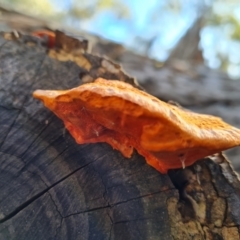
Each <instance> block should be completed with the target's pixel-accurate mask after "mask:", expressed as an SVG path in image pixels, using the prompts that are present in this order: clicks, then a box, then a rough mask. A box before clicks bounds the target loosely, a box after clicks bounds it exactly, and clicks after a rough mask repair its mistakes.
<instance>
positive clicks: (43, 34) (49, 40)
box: [32, 30, 55, 48]
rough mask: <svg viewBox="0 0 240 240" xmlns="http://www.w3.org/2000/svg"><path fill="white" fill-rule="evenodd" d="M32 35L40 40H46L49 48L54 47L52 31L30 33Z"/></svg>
mask: <svg viewBox="0 0 240 240" xmlns="http://www.w3.org/2000/svg"><path fill="white" fill-rule="evenodd" d="M32 35H33V36H36V37H40V38H47V43H48V47H49V48H53V47H54V46H55V33H54V32H52V31H48V30H38V31H34V32H32Z"/></svg>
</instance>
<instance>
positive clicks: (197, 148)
mask: <svg viewBox="0 0 240 240" xmlns="http://www.w3.org/2000/svg"><path fill="white" fill-rule="evenodd" d="M33 96H34V97H35V98H38V99H40V100H42V101H43V102H44V104H45V106H46V107H48V108H49V109H50V110H52V111H53V112H54V113H55V114H56V115H57V116H58V117H59V118H61V119H62V120H63V122H64V124H65V126H66V128H67V129H68V130H69V132H70V133H71V134H72V136H73V137H74V138H75V140H76V141H77V143H79V144H83V143H96V142H107V143H109V144H110V145H111V146H112V147H113V148H115V149H117V150H119V151H120V152H121V153H122V154H123V155H124V156H125V157H130V156H131V154H132V152H133V148H135V149H136V150H137V151H138V152H139V154H141V155H142V156H144V157H145V159H146V161H147V163H148V164H150V165H151V166H152V167H154V168H156V169H157V170H158V171H160V172H161V173H166V172H167V170H168V169H174V168H181V167H184V166H189V165H191V164H193V163H194V162H195V161H197V160H199V159H201V158H203V157H206V156H209V155H212V154H214V153H217V152H220V151H222V150H226V149H228V148H232V147H235V146H237V145H240V130H239V129H237V128H234V127H232V126H230V125H228V124H227V123H225V122H223V121H222V120H221V119H220V118H218V117H214V116H209V115H203V114H197V113H193V112H190V111H186V110H184V109H181V108H179V107H177V106H174V105H171V104H167V103H165V102H162V101H160V100H159V99H157V98H155V97H153V96H151V95H149V94H147V93H145V92H143V91H141V90H138V89H136V88H134V87H132V86H131V85H129V84H127V83H124V82H119V81H108V80H104V79H97V80H96V81H95V82H94V83H88V84H84V85H81V86H79V87H77V88H73V89H71V90H66V91H51V90H37V91H35V92H34V93H33Z"/></svg>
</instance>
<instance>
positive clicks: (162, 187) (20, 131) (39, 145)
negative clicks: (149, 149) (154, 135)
mask: <svg viewBox="0 0 240 240" xmlns="http://www.w3.org/2000/svg"><path fill="white" fill-rule="evenodd" d="M7 36H9V35H6V34H1V35H0V84H1V85H0V99H1V103H0V114H1V117H0V125H1V128H0V129H1V130H0V132H1V134H0V169H1V170H0V192H1V194H0V202H1V204H0V239H17V240H25V239H38V240H39V239H44V240H46V239H58V240H59V239H81V240H85V239H89V240H94V239H96V240H105V239H112V240H113V239H114V240H121V239H128V240H132V239H133V240H135V239H137V240H139V239H143V240H146V239H147V240H153V239H154V240H155V239H166V240H168V239H179V240H180V239H181V240H182V239H224V240H229V239H233V240H237V239H240V235H239V224H240V184H239V180H238V178H237V175H236V174H235V172H234V171H233V170H232V168H231V166H230V165H229V163H228V161H227V160H226V159H225V158H224V156H222V155H221V154H219V155H216V156H215V157H214V158H212V159H208V158H206V159H203V160H201V161H199V162H197V163H196V164H194V166H191V167H188V168H186V169H179V170H172V171H169V174H166V175H162V174H160V173H159V172H157V171H156V170H155V169H153V168H152V167H150V166H149V165H147V164H146V162H145V160H144V158H143V157H142V156H140V155H138V154H137V153H136V152H135V153H134V155H133V156H132V157H131V159H125V158H124V157H123V156H122V155H121V154H120V153H119V152H117V151H115V150H113V149H112V148H111V147H110V146H109V145H107V144H104V143H98V144H85V145H78V144H76V142H75V141H74V139H73V138H72V137H71V136H70V135H69V133H68V132H66V131H65V129H64V126H63V123H62V122H61V120H59V119H58V118H57V117H55V116H54V115H53V113H51V112H50V111H49V110H47V109H46V108H44V106H43V104H42V103H40V102H39V101H37V100H36V99H33V97H32V92H33V91H34V90H36V89H67V88H72V87H74V86H77V85H79V84H81V81H80V79H79V74H80V76H83V75H85V74H86V71H87V72H90V71H92V72H96V71H97V70H99V69H96V67H93V66H92V63H93V62H95V63H96V62H97V61H99V57H97V56H94V55H91V54H89V55H88V57H89V59H90V58H91V59H92V63H91V61H90V60H89V62H90V63H91V64H90V67H89V68H88V69H87V70H86V68H84V66H86V63H85V65H84V64H83V65H82V66H80V65H81V64H80V65H79V64H77V63H76V62H74V61H59V60H57V59H54V58H51V57H50V56H49V54H47V51H46V48H44V47H42V46H40V45H39V44H34V43H32V42H31V41H30V42H29V41H25V40H26V39H25V38H24V37H17V39H13V38H12V37H11V38H10V39H7V38H8V37H7ZM24 39H25V40H24ZM97 74H98V75H99V74H100V75H99V76H102V77H106V73H102V72H101V71H100V73H99V72H98V71H97ZM101 74H102V75H101ZM104 74H105V75H104ZM121 74H123V73H121ZM121 74H120V73H119V76H120V77H119V78H121V77H122V78H124V79H125V80H126V78H127V81H130V82H131V81H132V79H131V78H130V77H129V78H128V77H123V76H125V75H124V74H123V75H121ZM107 75H108V74H107ZM111 77H112V75H111V74H110V75H109V78H111ZM132 84H134V81H133V82H132Z"/></svg>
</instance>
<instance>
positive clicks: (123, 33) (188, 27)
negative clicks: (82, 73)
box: [0, 0, 240, 79]
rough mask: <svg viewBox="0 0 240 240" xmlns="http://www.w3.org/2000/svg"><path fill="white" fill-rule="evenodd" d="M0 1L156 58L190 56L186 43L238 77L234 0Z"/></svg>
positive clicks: (239, 19) (238, 6)
mask: <svg viewBox="0 0 240 240" xmlns="http://www.w3.org/2000/svg"><path fill="white" fill-rule="evenodd" d="M0 5H2V6H6V5H7V6H9V7H10V8H13V9H15V10H17V11H20V12H23V13H26V14H29V15H33V16H38V17H40V18H43V19H50V20H53V21H57V22H59V23H61V24H62V25H63V27H64V26H70V27H72V28H74V29H76V30H86V31H88V32H91V33H94V34H97V35H100V36H103V37H104V38H107V39H110V40H112V41H115V42H118V43H120V44H123V45H125V46H127V47H128V48H130V49H132V50H134V51H136V52H137V53H138V54H142V55H147V56H149V57H151V58H155V59H157V60H159V61H166V60H168V59H169V58H174V57H176V56H177V57H179V56H181V57H182V58H183V60H188V61H191V60H192V58H189V51H190V49H191V51H193V52H195V53H196V51H201V53H202V56H203V61H204V62H205V64H206V65H207V66H209V67H211V68H215V69H221V70H224V71H225V72H227V73H228V74H229V75H230V76H231V77H232V78H233V79H239V78H240V54H239V53H238V51H239V49H240V14H239V13H240V2H239V1H238V0H229V1H224V0H202V1H199V0H168V1H165V0H149V1H141V0H131V1H127V0H91V1H89V0H81V1H79V0H62V1H58V0H35V1H34V0H0ZM186 33H187V34H186ZM181 39H182V42H181V41H180V40H181ZM180 42H181V44H180ZM179 44H180V45H179ZM196 49H197V50H196ZM180 53H182V54H180ZM191 54H193V53H191ZM191 54H190V55H191ZM193 55H194V54H193ZM191 56H192V55H191ZM194 56H195V57H196V56H199V54H195V55H194ZM196 59H197V57H196ZM198 60H199V59H198Z"/></svg>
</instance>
